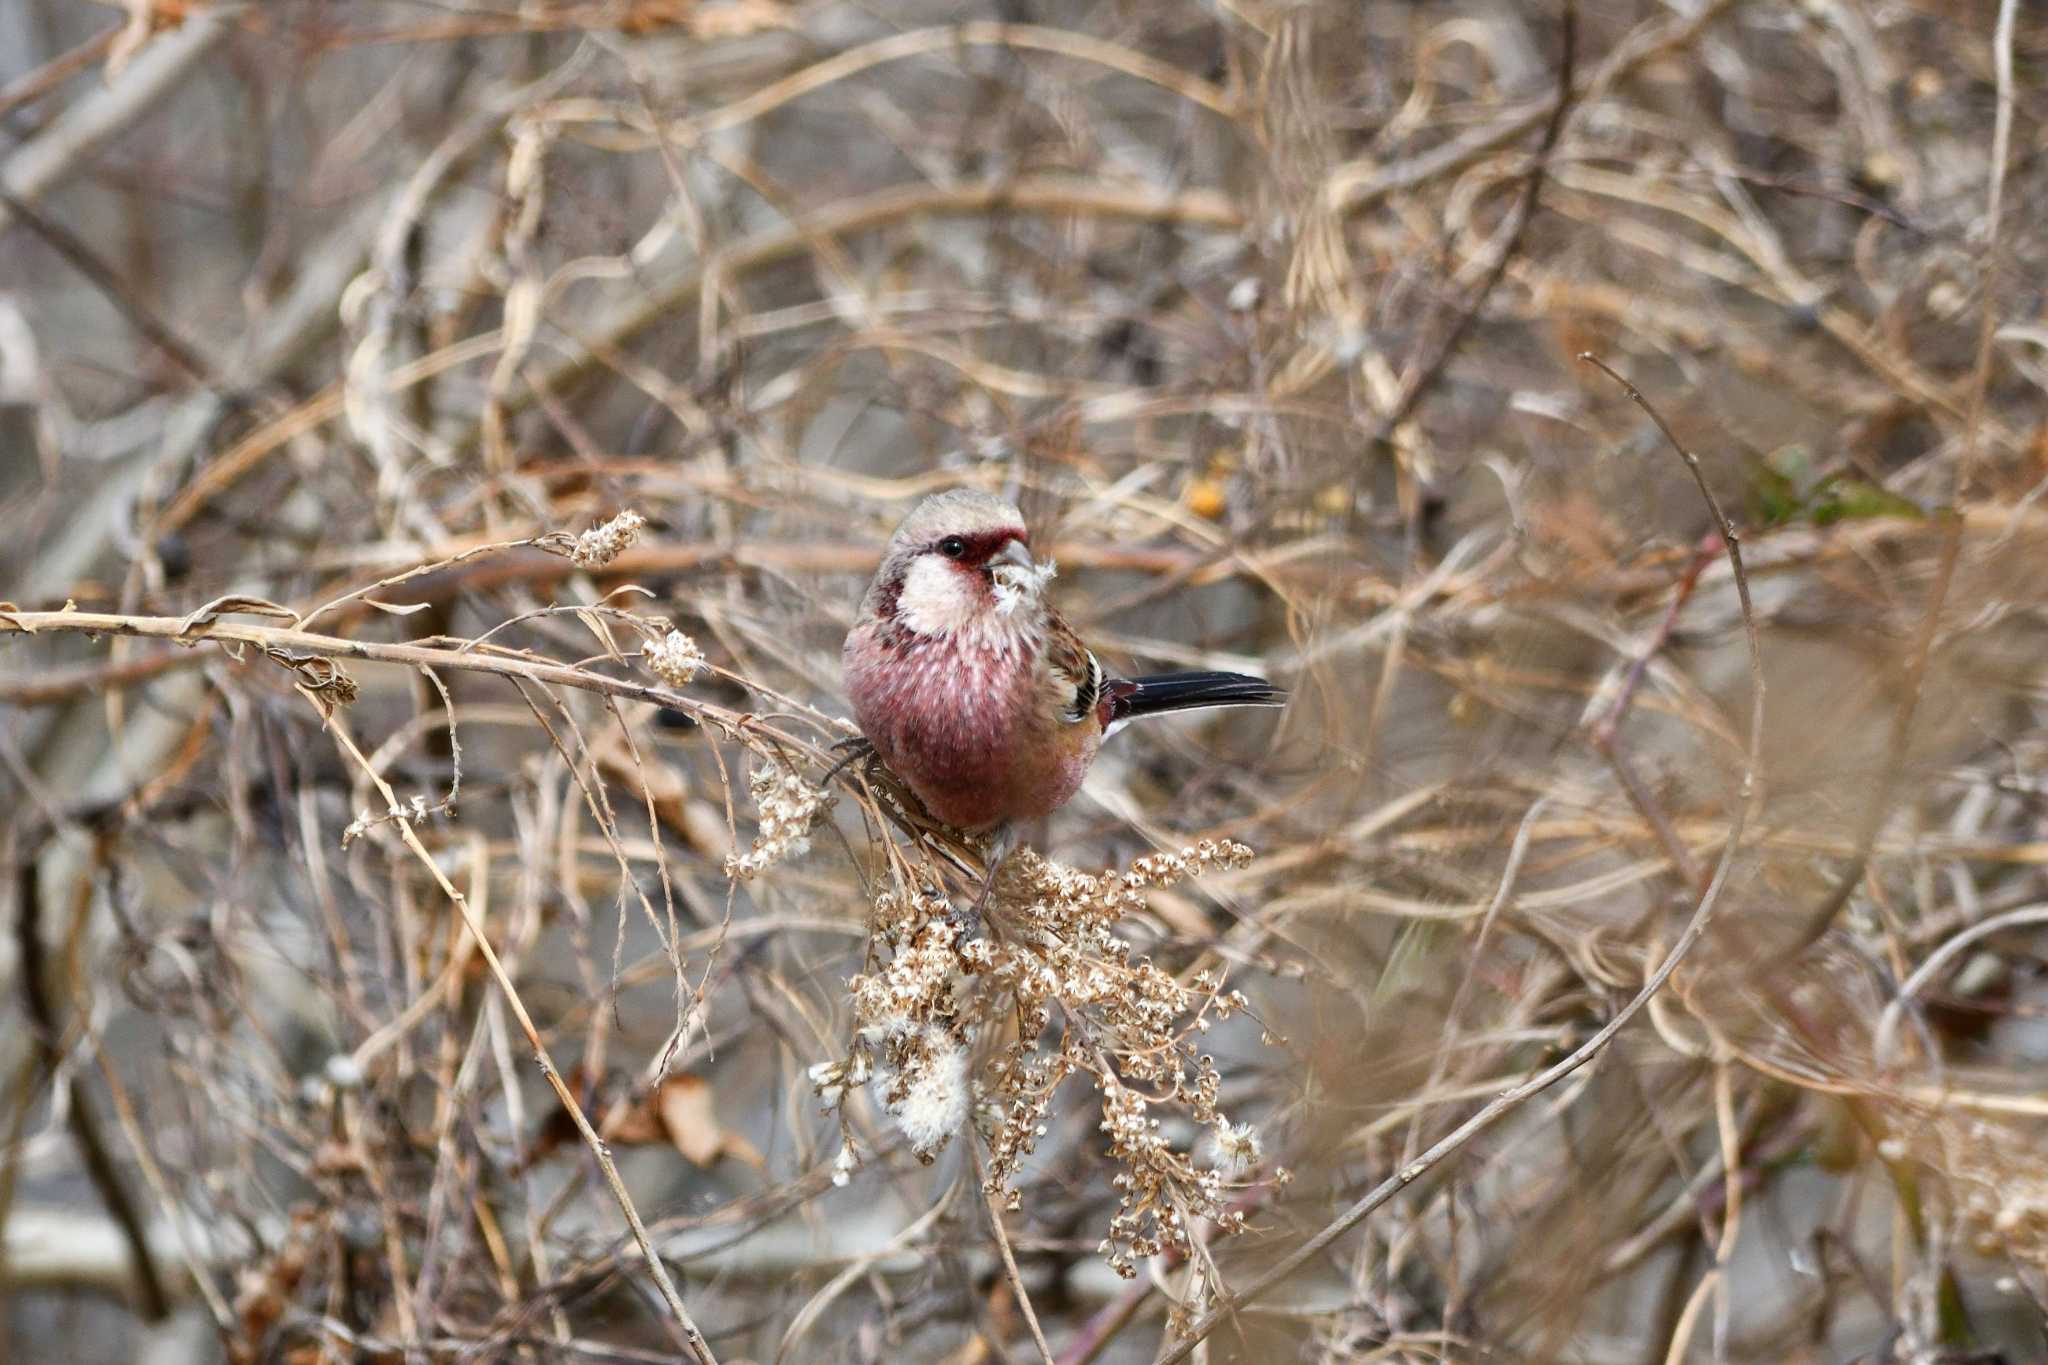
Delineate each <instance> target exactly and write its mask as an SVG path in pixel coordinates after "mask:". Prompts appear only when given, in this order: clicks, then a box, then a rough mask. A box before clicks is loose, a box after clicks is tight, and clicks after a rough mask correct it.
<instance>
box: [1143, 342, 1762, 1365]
mask: <svg viewBox="0 0 2048 1365" xmlns="http://www.w3.org/2000/svg"><path fill="white" fill-rule="evenodd" d="M1579 358H1580V359H1581V360H1584V361H1586V362H1587V363H1589V364H1591V365H1593V366H1595V367H1597V368H1598V369H1599V370H1601V371H1602V372H1603V373H1605V374H1606V375H1608V376H1609V377H1610V378H1612V379H1613V380H1614V381H1615V382H1616V383H1618V384H1620V385H1621V386H1622V388H1623V390H1624V391H1626V392H1627V394H1628V396H1629V398H1630V400H1631V401H1633V402H1634V403H1635V404H1636V406H1638V407H1640V408H1641V409H1642V410H1643V411H1644V412H1645V413H1646V414H1647V415H1648V416H1649V418H1650V420H1651V422H1653V423H1654V424H1655V425H1656V427H1657V429H1658V431H1660V432H1662V433H1663V435H1664V438H1665V440H1666V441H1668V442H1669V443H1670V445H1671V448H1672V449H1673V450H1675V451H1676V452H1677V453H1678V456H1679V458H1680V459H1681V460H1683V461H1684V462H1685V467H1686V469H1687V470H1688V471H1689V472H1690V473H1691V474H1692V476H1693V481H1694V482H1695V483H1696V484H1697V485H1698V487H1699V490H1700V496H1701V497H1702V498H1703V499H1705V501H1706V504H1707V508H1708V510H1709V511H1711V512H1712V514H1713V517H1714V521H1715V523H1716V524H1717V525H1719V526H1720V528H1721V539H1722V543H1723V544H1724V546H1725V547H1726V548H1727V551H1728V563H1729V567H1730V569H1731V570H1732V571H1733V573H1734V576H1735V592H1736V596H1737V597H1738V598H1739V599H1740V601H1741V604H1742V625H1743V633H1744V635H1745V637H1746V639H1747V642H1748V646H1749V679H1750V710H1749V739H1748V743H1747V745H1746V746H1745V751H1744V754H1743V764H1742V782H1741V786H1740V789H1739V791H1740V803H1739V804H1738V805H1737V806H1736V809H1735V816H1734V819H1733V820H1731V821H1730V823H1729V829H1728V837H1727V840H1726V842H1724V843H1723V844H1722V846H1721V856H1720V858H1719V860H1718V861H1717V862H1716V863H1715V865H1714V874H1713V877H1712V878H1711V879H1710V880H1709V881H1708V883H1707V887H1706V890H1705V891H1703V892H1702V893H1701V894H1700V898H1699V902H1698V904H1697V905H1696V906H1695V907H1694V909H1693V912H1692V916H1691V918H1690V919H1688V920H1687V921H1686V924H1685V928H1684V930H1683V931H1681V932H1680V934H1679V936H1678V938H1677V940H1676V941H1675V942H1674V943H1673V944H1672V945H1671V950H1670V951H1669V952H1667V953H1666V954H1665V955H1664V960H1663V961H1662V962H1661V963H1659V964H1658V966H1657V970H1656V971H1655V972H1653V973H1652V974H1651V975H1650V978H1649V980H1647V981H1645V982H1644V983H1643V986H1642V989H1641V990H1639V991H1637V992H1636V994H1635V995H1634V996H1633V997H1632V998H1631V999H1630V1000H1629V1001H1628V1003H1627V1004H1625V1005H1623V1006H1622V1007H1621V1008H1620V1009H1619V1010H1617V1011H1616V1012H1615V1014H1614V1017H1613V1018H1611V1019H1609V1020H1608V1021H1607V1022H1606V1023H1605V1024H1603V1025H1602V1026H1601V1027H1600V1029H1599V1031H1598V1032H1596V1033H1595V1034H1594V1035H1593V1036H1592V1037H1590V1038H1588V1039H1587V1040H1586V1041H1585V1042H1583V1043H1581V1044H1579V1046H1578V1047H1576V1048H1574V1049H1573V1050H1572V1052H1571V1053H1570V1055H1568V1056H1566V1057H1565V1058H1563V1059H1562V1060H1561V1061H1558V1062H1556V1063H1554V1064H1552V1065H1551V1066H1548V1067H1545V1068H1544V1069H1543V1070H1542V1071H1539V1072H1537V1073H1536V1074H1535V1075H1534V1076H1531V1077H1530V1078H1529V1079H1527V1080H1525V1081H1523V1082H1522V1083H1521V1084H1519V1085H1516V1086H1514V1087H1512V1088H1510V1089H1508V1090H1506V1091H1504V1092H1502V1093H1501V1094H1500V1095H1499V1096H1497V1097H1496V1098H1495V1099H1493V1100H1492V1101H1490V1102H1489V1103H1488V1104H1487V1105H1486V1106H1485V1107H1483V1108H1482V1109H1480V1111H1479V1112H1478V1113H1476V1114H1474V1115H1473V1116H1472V1117H1471V1118H1469V1119H1467V1120H1465V1122H1463V1123H1461V1124H1459V1125H1458V1126H1457V1127H1456V1128H1455V1129H1453V1130H1452V1131H1451V1132H1450V1133H1448V1134H1446V1135H1445V1136H1444V1137H1443V1138H1442V1139H1441V1140H1439V1141H1438V1142H1437V1143H1436V1144H1435V1145H1434V1146H1432V1147H1431V1148H1430V1149H1429V1150H1428V1151H1426V1152H1424V1153H1423V1154H1422V1155H1421V1156H1419V1157H1417V1158H1416V1159H1415V1160H1413V1161H1411V1162H1409V1163H1408V1164H1407V1165H1405V1166H1403V1167H1402V1168H1401V1169H1400V1170H1398V1171H1396V1172H1395V1173H1394V1174H1393V1175H1391V1176H1389V1177H1387V1179H1385V1180H1383V1181H1381V1182H1380V1183H1379V1184H1378V1185H1376V1186H1374V1187H1373V1188H1372V1189H1371V1190H1370V1191H1368V1192H1367V1193H1366V1194H1365V1195H1364V1196H1363V1197H1361V1198H1360V1199H1359V1200H1358V1201H1357V1202H1356V1203H1354V1204H1352V1205H1351V1207H1350V1208H1348V1209H1346V1210H1344V1212H1343V1213H1341V1214H1339V1215H1338V1216H1337V1217H1336V1219H1335V1220H1333V1221H1332V1222H1331V1223H1329V1224H1328V1225H1327V1226H1325V1227H1324V1228H1323V1230H1322V1231H1321V1232H1318V1233H1317V1234H1316V1235H1315V1236H1313V1237H1311V1238H1309V1239H1308V1240H1307V1241H1306V1242H1304V1243H1302V1244H1301V1246H1299V1247H1297V1248H1296V1249H1295V1250H1294V1251H1293V1252H1291V1253H1289V1254H1288V1255H1287V1256H1285V1257H1282V1258H1281V1260H1280V1261H1279V1263H1278V1264H1276V1265H1274V1266H1273V1267H1272V1268H1271V1269H1269V1270H1267V1271H1266V1273H1264V1274H1263V1275H1260V1276H1259V1277H1258V1278H1257V1279H1255V1280H1253V1281H1252V1282H1251V1284H1249V1285H1247V1286H1246V1287H1245V1288H1244V1289H1243V1290H1240V1291H1237V1292H1235V1293H1233V1292H1230V1291H1228V1290H1226V1289H1223V1288H1221V1287H1220V1286H1219V1288H1218V1291H1217V1297H1218V1298H1219V1299H1220V1300H1221V1301H1220V1302H1219V1303H1218V1304H1217V1306H1216V1307H1215V1308H1213V1309H1211V1310H1210V1311H1209V1312H1208V1313H1206V1314H1205V1315H1203V1317H1202V1318H1201V1319H1200V1320H1199V1321H1197V1322H1195V1323H1194V1324H1193V1325H1192V1326H1191V1327H1190V1328H1189V1329H1188V1334H1187V1337H1186V1338H1185V1339H1184V1340H1183V1341H1182V1342H1181V1343H1180V1344H1179V1345H1177V1346H1176V1347H1174V1348H1173V1349H1172V1350H1171V1351H1168V1352H1167V1353H1166V1354H1165V1355H1163V1356H1161V1357H1160V1359H1159V1361H1158V1365H1175V1363H1176V1362H1178V1361H1183V1360H1186V1359H1187V1358H1188V1357H1189V1356H1191V1355H1193V1354H1194V1352H1195V1350H1196V1349H1197V1348H1198V1347H1199V1346H1200V1345H1201V1344H1202V1342H1203V1340H1204V1339H1205V1338H1207V1337H1208V1336H1209V1334H1210V1333H1211V1332H1214V1331H1215V1330H1216V1328H1217V1326H1218V1325H1219V1324H1220V1323H1221V1322H1222V1321H1223V1320H1224V1318H1225V1317H1227V1316H1229V1315H1231V1314H1233V1313H1235V1312H1236V1311H1237V1310H1238V1309H1240V1308H1242V1307H1244V1306H1245V1305H1246V1304H1248V1303H1251V1302H1252V1301H1253V1300H1254V1299H1257V1298H1259V1297H1260V1296H1261V1295H1263V1294H1265V1293H1266V1292H1267V1291H1268V1290H1270V1289H1272V1288H1273V1287H1274V1286H1275V1285H1277V1284H1280V1283H1281V1282H1282V1281H1284V1280H1286V1279H1287V1278H1288V1277H1289V1276H1291V1275H1293V1274H1294V1273H1295V1272H1296V1271H1298V1270H1300V1269H1301V1267H1302V1266H1304V1265H1306V1264H1308V1263H1309V1262H1310V1261H1311V1260H1313V1259H1314V1258H1315V1257H1317V1256H1319V1255H1321V1254H1322V1252H1323V1251H1324V1249H1325V1248H1327V1247H1329V1246H1330V1245H1331V1243H1333V1242H1335V1241H1336V1240H1337V1239H1338V1238H1340V1237H1342V1236H1343V1235H1344V1234H1345V1233H1347V1232H1349V1231H1350V1230H1351V1229H1352V1228H1354V1227H1357V1226H1358V1224H1360V1223H1361V1222H1363V1221H1364V1220H1365V1219H1366V1217H1367V1216H1368V1215H1370V1214H1371V1213H1372V1212H1373V1210H1375V1209H1377V1208H1379V1207H1380V1206H1381V1205H1383V1204H1385V1203H1386V1202H1387V1201H1388V1200H1390V1199H1392V1198H1393V1197H1394V1196H1395V1195H1397V1194H1399V1193H1400V1192H1401V1191H1402V1190H1404V1189H1406V1188H1408V1186H1410V1185H1412V1184H1414V1183H1415V1182H1416V1181H1417V1180H1420V1179H1421V1178H1422V1177H1423V1176H1424V1175H1425V1174H1426V1173H1428V1172H1429V1171H1430V1170H1431V1169H1432V1168H1434V1167H1435V1166H1436V1165H1438V1164H1439V1163H1440V1162H1442V1161H1444V1160H1445V1159H1446V1158H1448V1157H1449V1156H1451V1155H1452V1154H1453V1153H1454V1152H1456V1151H1458V1149H1459V1148H1461V1147H1463V1146H1464V1145H1465V1144H1466V1143H1468V1142H1470V1141H1471V1140H1472V1139H1473V1138H1475V1137H1477V1136H1479V1134H1481V1133H1482V1132H1484V1131H1486V1130H1487V1129H1488V1128H1490V1127H1492V1126H1493V1125H1494V1124H1495V1123H1497V1122H1498V1121H1499V1120H1500V1119H1501V1118H1502V1117H1504V1116H1505V1115H1506V1114H1508V1113H1509V1112H1510V1111H1512V1110H1513V1109H1515V1108H1517V1107H1519V1106H1520V1105H1521V1104H1522V1103H1523V1102H1524V1101H1525V1100H1528V1099H1529V1098H1531V1097H1532V1096H1535V1095H1539V1094H1541V1093H1542V1092H1543V1091H1545V1090H1548V1089H1549V1088H1550V1087H1551V1086H1553V1085H1555V1084H1557V1083H1558V1082H1559V1081H1561V1080H1563V1079H1564V1078H1565V1077H1566V1076H1569V1075H1571V1074H1572V1073H1573V1072H1574V1071H1577V1070H1578V1069H1579V1068H1580V1067H1583V1066H1584V1065H1585V1064H1586V1063H1588V1062H1590V1061H1592V1060H1593V1059H1594V1058H1595V1057H1597V1056H1599V1055H1600V1053H1602V1052H1603V1051H1605V1050H1606V1048H1607V1045H1608V1044H1609V1043H1610V1042H1612V1041H1613V1040H1614V1037H1615V1035H1616V1034H1618V1033H1620V1032H1621V1030H1622V1028H1623V1027H1624V1026H1625V1025H1626V1024H1627V1023H1628V1022H1629V1020H1631V1019H1633V1018H1635V1016H1636V1015H1637V1014H1638V1013H1640V1012H1641V1011H1642V1009H1643V1007H1644V1006H1645V1005H1647V1004H1649V1002H1650V999H1651V997H1652V996H1654V995H1656V994H1657V992H1658V991H1660V990H1662V989H1663V988H1664V983H1665V982H1667V981H1669V980H1670V979H1671V975H1672V973H1673V972H1675V971H1677V970H1678V964H1679V963H1681V962H1683V961H1684V960H1685V958H1686V955H1687V954H1689V953H1690V952H1691V951H1692V950H1693V947H1694V946H1695V945H1696V944H1698V943H1699V941H1700V938H1701V936H1702V935H1704V934H1705V933H1706V930H1707V925H1708V923H1709V921H1711V919H1712V918H1713V913H1714V907H1715V905H1716V904H1717V903H1718V902H1719V901H1720V899H1721V892H1722V890H1723V889H1724V888H1725V887H1726V886H1727V884H1728V876H1729V873H1730V872H1731V871H1732V870H1733V869H1734V866H1735V855H1736V853H1737V852H1738V851H1739V850H1740V848H1741V847H1742V838H1743V834H1744V833H1745V831H1746V830H1747V829H1748V827H1749V821H1750V817H1751V815H1752V814H1753V813H1754V812H1755V810H1756V807H1757V805H1758V804H1759V799H1760V796H1761V786H1760V783H1759V781H1758V775H1757V773H1758V767H1759V765H1760V762H1761V759H1762V752H1761V749H1762V744H1763V729H1764V726H1763V720H1764V667H1763V645H1762V642H1761V639H1760V637H1759V635H1758V632H1757V625H1756V610H1755V607H1754V605H1753V604H1752V603H1751V601H1750V595H1749V575H1748V572H1747V571H1746V570H1745V569H1744V568H1743V564H1742V546H1741V542H1740V540H1739V539H1738V538H1737V535H1736V531H1735V523H1734V522H1732V521H1730V520H1729V519H1728V514H1727V513H1726V512H1724V511H1723V510H1722V509H1721V502H1720V499H1719V498H1717V497H1715V496H1714V491H1713V489H1712V488H1711V487H1709V486H1708V484H1707V480H1706V475H1705V474H1704V473H1703V472H1702V471H1701V469H1700V463H1699V459H1698V457H1697V456H1695V455H1694V454H1693V453H1692V452H1691V451H1689V450H1687V449H1686V448H1685V446H1684V445H1682V444H1681V443H1680V442H1679V440H1678V438H1677V437H1676V436H1674V435H1673V434H1672V432H1671V428H1670V427H1669V426H1668V425H1666V423H1665V421H1664V419H1663V417H1662V416H1660V415H1659V414H1658V412H1657V410H1656V409H1655V408H1653V407H1651V406H1650V404H1649V401H1648V400H1647V399H1645V398H1644V397H1643V395H1642V393H1641V392H1640V391H1639V390H1638V389H1637V388H1636V387H1635V385H1633V384H1631V383H1629V382H1628V380H1626V379H1624V378H1622V377H1621V375H1620V374H1618V373H1617V372H1616V371H1615V370H1614V369H1613V368H1612V367H1610V366H1609V365H1607V363H1606V362H1604V361H1602V360H1600V359H1599V358H1598V357H1596V356H1593V355H1590V354H1586V355H1581V356H1580V357H1579ZM1730 1178H1733V1173H1732V1172H1731V1177H1730Z"/></svg>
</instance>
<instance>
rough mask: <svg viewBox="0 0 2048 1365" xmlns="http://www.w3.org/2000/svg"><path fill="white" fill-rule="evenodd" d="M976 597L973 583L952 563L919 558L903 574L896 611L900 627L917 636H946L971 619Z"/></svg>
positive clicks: (932, 558) (923, 556) (931, 558)
mask: <svg viewBox="0 0 2048 1365" xmlns="http://www.w3.org/2000/svg"><path fill="white" fill-rule="evenodd" d="M978 595H979V594H978V593H977V592H976V591H975V586H974V584H972V583H970V582H969V581H968V579H967V576H966V575H965V574H963V573H961V572H960V571H959V570H958V569H956V568H954V567H953V565H952V564H950V563H948V562H947V561H945V560H943V559H937V558H934V557H933V556H931V555H920V556H919V557H918V558H917V559H916V560H914V561H913V562H912V563H911V566H910V572H909V573H908V574H906V575H904V578H903V590H902V591H901V592H900V593H898V594H897V597H896V611H897V614H898V615H899V616H900V617H901V618H902V621H903V624H904V625H906V626H909V627H910V628H911V629H912V630H914V631H916V632H917V633H918V634H920V635H948V634H951V633H952V632H954V631H957V630H960V629H962V628H964V627H965V626H966V625H967V623H968V622H969V621H971V620H973V619H974V612H975V608H976V606H977V605H978V604H977V603H976V601H975V599H976V597H977V596H978Z"/></svg>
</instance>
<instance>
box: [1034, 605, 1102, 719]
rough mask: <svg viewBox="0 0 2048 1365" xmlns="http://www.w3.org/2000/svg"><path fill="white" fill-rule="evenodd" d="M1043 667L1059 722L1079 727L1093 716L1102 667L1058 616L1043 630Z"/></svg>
mask: <svg viewBox="0 0 2048 1365" xmlns="http://www.w3.org/2000/svg"><path fill="white" fill-rule="evenodd" d="M1045 665H1046V672H1047V673H1048V674H1049V675H1050V680H1051V691H1052V695H1053V702H1054V704H1055V705H1056V706H1057V707H1058V708H1059V717H1060V719H1061V720H1063V721H1065V722H1066V723H1067V724H1069V725H1078V724H1079V723H1080V722H1082V721H1084V720H1086V719H1088V718H1089V717H1090V716H1092V715H1094V713H1095V703H1096V702H1098V701H1099V700H1101V698H1102V664H1101V662H1100V661H1099V660H1098V659H1096V657H1095V652H1094V651H1093V650H1091V649H1089V648H1088V646H1086V645H1084V644H1082V643H1081V637H1080V636H1078V635H1076V634H1074V628H1073V627H1072V626H1070V625H1068V624H1067V623H1066V621H1064V620H1063V619H1061V617H1060V616H1059V615H1058V614H1057V613H1055V614H1054V615H1053V617H1052V619H1051V621H1050V622H1049V623H1048V624H1047V628H1046V634H1045Z"/></svg>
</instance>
